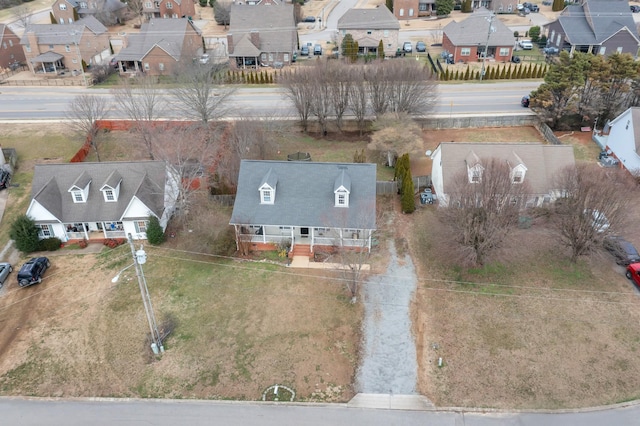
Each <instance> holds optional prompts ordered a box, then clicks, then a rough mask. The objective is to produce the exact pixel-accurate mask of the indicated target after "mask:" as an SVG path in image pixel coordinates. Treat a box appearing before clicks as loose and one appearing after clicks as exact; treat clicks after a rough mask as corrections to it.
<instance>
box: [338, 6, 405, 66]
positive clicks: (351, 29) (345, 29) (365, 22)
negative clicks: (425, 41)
mask: <svg viewBox="0 0 640 426" xmlns="http://www.w3.org/2000/svg"><path fill="white" fill-rule="evenodd" d="M337 27H338V40H337V43H336V44H337V45H338V46H341V45H342V41H343V40H344V37H345V36H346V35H347V34H351V37H353V40H354V41H356V42H357V43H358V53H359V54H362V55H377V54H378V48H379V46H380V41H382V47H383V50H384V52H383V53H384V56H395V54H396V51H397V50H398V46H399V42H398V40H399V33H400V23H399V22H398V20H397V19H396V17H395V16H393V13H391V12H390V11H389V9H388V8H387V7H386V6H380V7H376V8H368V9H356V8H353V9H349V10H347V11H346V12H345V13H344V15H342V16H341V17H340V19H338V26H337Z"/></svg>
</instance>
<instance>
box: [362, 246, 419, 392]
mask: <svg viewBox="0 0 640 426" xmlns="http://www.w3.org/2000/svg"><path fill="white" fill-rule="evenodd" d="M390 243H391V244H390V247H389V253H390V259H389V266H388V268H387V270H386V272H385V273H384V274H383V275H379V276H374V277H372V278H371V279H369V280H368V281H367V282H366V283H364V285H363V288H362V291H363V296H364V307H365V312H364V322H363V327H364V330H363V335H364V342H363V345H364V347H363V356H362V361H361V364H360V368H359V369H358V373H357V377H356V390H357V392H361V393H384V394H415V393H416V382H417V377H418V376H417V371H418V365H417V361H416V346H415V340H414V338H413V334H412V333H411V318H410V315H409V306H410V304H411V300H412V298H413V292H414V291H415V288H416V283H417V277H416V271H415V268H414V266H413V262H412V261H411V258H410V257H409V256H408V255H405V256H404V257H403V258H401V259H400V258H398V254H397V251H396V248H395V245H394V244H393V241H391V242H390Z"/></svg>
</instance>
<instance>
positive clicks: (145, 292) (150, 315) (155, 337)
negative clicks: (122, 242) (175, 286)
mask: <svg viewBox="0 0 640 426" xmlns="http://www.w3.org/2000/svg"><path fill="white" fill-rule="evenodd" d="M127 239H128V240H129V247H131V255H132V256H133V265H134V266H135V268H136V276H137V277H138V285H139V286H140V294H141V295H142V303H143V304H144V311H145V313H146V314H147V321H148V322H149V330H151V350H152V351H153V353H154V354H156V355H158V354H159V353H164V346H162V337H161V336H160V332H159V331H158V324H157V322H156V316H155V314H154V312H153V306H151V297H150V296H149V289H148V288H147V280H146V279H145V277H144V272H143V271H142V265H143V264H144V263H146V261H147V254H146V253H145V252H144V250H143V249H142V247H140V250H138V251H136V249H135V247H134V246H133V238H132V237H131V234H127Z"/></svg>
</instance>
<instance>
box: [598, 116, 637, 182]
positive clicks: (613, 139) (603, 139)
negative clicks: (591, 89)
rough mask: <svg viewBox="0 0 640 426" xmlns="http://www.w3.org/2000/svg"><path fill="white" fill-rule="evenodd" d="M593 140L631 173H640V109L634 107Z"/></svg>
mask: <svg viewBox="0 0 640 426" xmlns="http://www.w3.org/2000/svg"><path fill="white" fill-rule="evenodd" d="M593 139H594V140H595V141H596V142H597V143H598V145H600V147H601V148H602V149H603V150H605V151H607V152H610V153H611V154H613V156H614V157H615V158H617V159H618V161H620V164H621V165H622V166H623V167H624V168H625V169H627V170H629V172H631V173H632V174H634V175H636V174H638V173H640V108H639V107H632V108H629V109H627V110H626V111H624V112H623V113H622V114H620V115H619V116H617V117H616V118H614V119H613V120H611V121H610V122H608V123H607V124H606V125H605V126H604V129H603V130H602V132H596V133H594V135H593Z"/></svg>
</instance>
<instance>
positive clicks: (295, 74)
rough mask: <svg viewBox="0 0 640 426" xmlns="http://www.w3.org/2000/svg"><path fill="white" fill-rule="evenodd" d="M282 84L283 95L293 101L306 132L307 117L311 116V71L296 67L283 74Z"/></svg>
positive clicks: (307, 125)
mask: <svg viewBox="0 0 640 426" xmlns="http://www.w3.org/2000/svg"><path fill="white" fill-rule="evenodd" d="M282 84H283V86H284V88H285V90H286V92H285V96H286V97H287V98H289V99H290V100H291V102H293V105H294V107H295V109H296V111H297V113H298V117H299V118H300V124H301V125H302V130H303V131H304V132H305V133H306V132H307V130H308V129H309V117H310V116H311V96H312V93H313V90H312V87H313V82H312V80H311V73H310V72H306V71H304V70H302V69H296V70H295V71H290V72H289V73H287V74H285V76H284V77H283V78H282Z"/></svg>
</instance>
